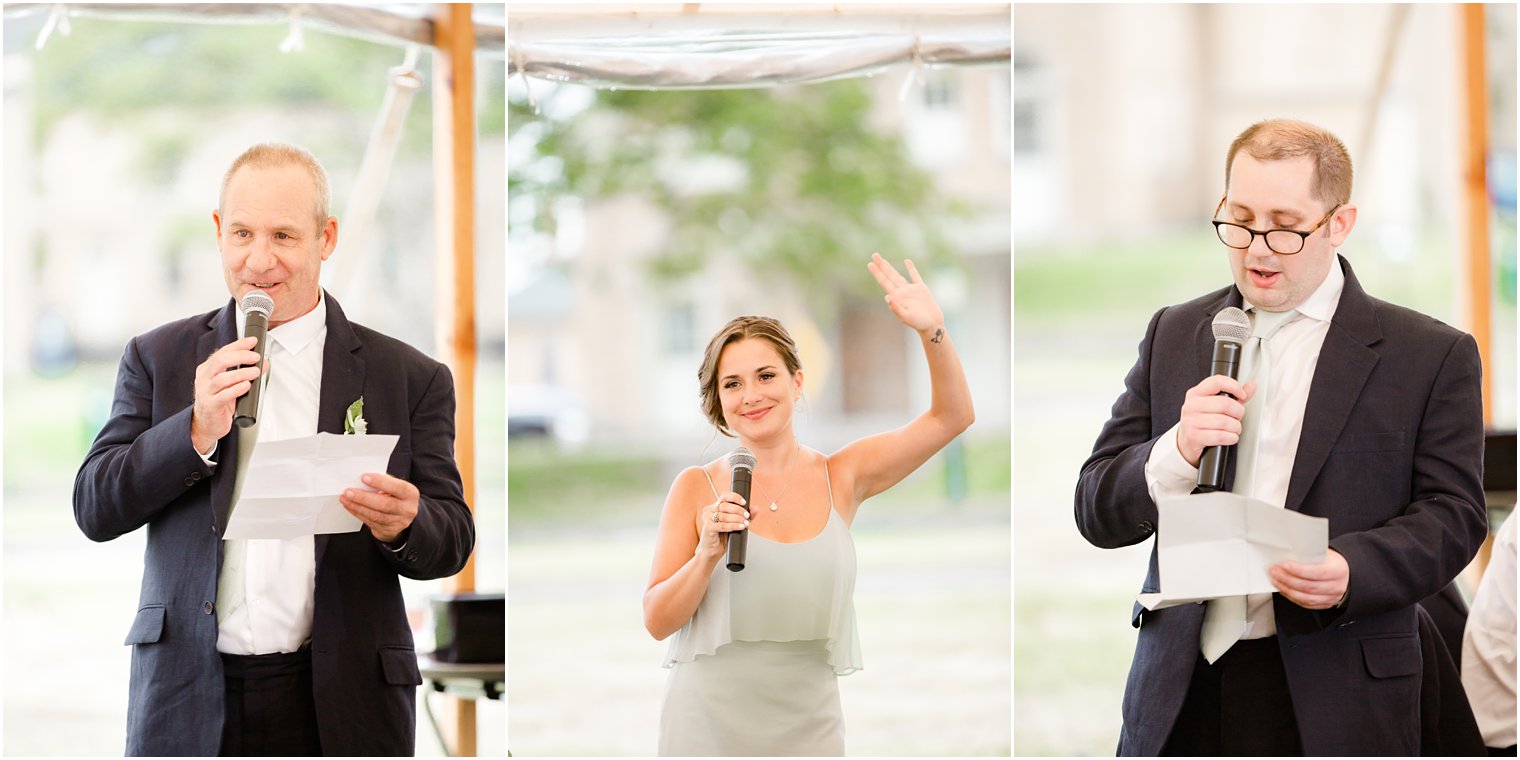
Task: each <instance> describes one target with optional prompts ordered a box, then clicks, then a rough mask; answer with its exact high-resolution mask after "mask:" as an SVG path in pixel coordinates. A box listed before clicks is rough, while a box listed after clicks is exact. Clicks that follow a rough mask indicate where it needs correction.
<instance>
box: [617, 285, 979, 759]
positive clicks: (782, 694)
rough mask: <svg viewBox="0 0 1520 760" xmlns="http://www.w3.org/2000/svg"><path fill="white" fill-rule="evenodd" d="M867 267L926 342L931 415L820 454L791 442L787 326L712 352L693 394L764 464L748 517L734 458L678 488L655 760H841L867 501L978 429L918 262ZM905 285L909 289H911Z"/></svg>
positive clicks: (715, 342)
mask: <svg viewBox="0 0 1520 760" xmlns="http://www.w3.org/2000/svg"><path fill="white" fill-rule="evenodd" d="M905 265H906V268H907V273H908V277H906V278H905V277H904V276H903V275H901V274H899V273H898V272H897V270H896V269H895V268H894V267H893V266H892V265H891V264H889V263H887V261H886V260H884V259H883V258H882V257H881V256H880V255H873V256H872V258H871V262H870V264H869V265H868V268H869V269H870V271H871V274H872V275H873V276H874V277H875V278H876V282H877V283H878V284H880V285H881V288H882V290H883V291H885V293H886V302H887V306H888V307H889V308H890V309H891V311H892V313H893V314H894V315H896V316H897V318H898V319H899V320H901V321H902V323H903V324H904V325H906V326H908V327H909V328H911V329H913V330H915V331H916V332H918V334H919V337H920V342H921V343H922V345H923V351H924V356H925V358H926V359H927V361H928V365H929V377H930V381H931V383H932V386H933V393H932V401H931V403H930V405H929V409H928V411H926V412H924V413H923V414H921V415H919V416H918V417H917V418H915V419H914V420H913V421H911V422H909V423H908V424H906V425H904V426H903V427H900V428H897V429H896V430H890V431H887V432H885V433H879V434H877V435H872V436H867V437H865V438H861V439H860V440H857V441H855V442H853V443H851V444H849V445H848V446H845V447H844V448H842V449H840V450H839V451H836V452H834V453H833V454H829V455H827V456H825V455H824V454H823V453H821V452H819V451H816V450H814V449H812V448H809V447H807V446H803V445H802V444H801V443H800V442H799V441H798V440H797V434H796V429H795V427H794V425H793V413H794V411H795V409H796V405H797V403H798V401H799V400H800V399H801V398H802V392H803V371H802V366H801V363H800V362H799V361H798V358H797V348H796V344H795V343H793V341H792V339H791V337H790V336H789V335H787V333H786V330H785V329H784V328H783V327H782V326H781V324H780V323H779V322H777V321H775V320H773V319H769V318H766V317H739V318H737V319H734V320H733V321H731V322H729V323H728V324H727V325H725V326H724V328H723V329H722V330H720V331H719V332H718V334H717V335H715V336H714V337H713V339H712V341H711V342H710V343H709V344H708V346H707V351H706V354H705V355H704V357H703V361H702V366H701V369H700V370H699V371H698V380H699V382H700V385H701V392H702V407H703V411H704V412H705V413H706V415H707V417H708V419H709V421H711V422H712V424H713V425H714V426H715V427H717V429H718V430H719V431H720V432H722V433H723V434H725V435H729V436H733V437H737V438H738V440H739V444H740V445H742V446H744V447H746V448H748V449H749V450H750V451H751V452H753V453H754V457H755V466H754V470H753V485H752V488H751V491H750V503H748V504H746V503H745V502H744V501H743V500H742V499H741V498H740V497H739V495H738V494H735V493H733V492H732V491H729V490H728V485H729V484H730V483H731V482H732V473H731V472H730V471H729V466H728V457H727V455H724V456H722V457H719V458H718V459H715V460H713V461H711V462H709V463H707V464H706V465H704V466H701V467H689V468H687V469H686V470H685V471H683V472H682V473H681V474H680V475H678V476H677V477H676V479H675V482H674V483H673V484H671V487H670V493H669V495H668V496H667V497H666V499H665V508H664V511H663V512H662V514H661V516H660V531H659V538H658V541H657V543H656V545H655V554H654V565H653V568H652V570H651V572H650V577H649V586H648V588H647V589H646V590H645V592H644V624H645V626H646V627H647V628H648V629H649V632H650V634H652V635H653V636H654V637H655V638H656V639H662V640H663V639H665V638H666V637H668V636H670V635H671V634H677V636H676V637H675V639H674V640H673V641H672V642H671V645H670V651H669V654H668V655H667V656H666V660H665V665H666V667H667V668H670V669H671V672H670V677H669V680H668V681H667V684H666V689H665V699H664V705H663V708H662V711H661V717H660V744H659V752H660V754H661V755H667V756H669V755H682V756H724V755H727V756H732V755H752V756H753V755H759V756H778V755H815V756H816V755H843V754H844V722H843V717H842V715H841V713H840V706H839V685H838V676H841V675H846V674H849V673H852V672H854V671H856V670H859V669H860V668H861V654H860V642H859V638H858V637H857V635H856V632H855V608H854V599H853V597H854V590H855V545H854V543H853V542H852V541H851V539H850V532H849V525H850V523H851V521H853V520H854V518H855V514H856V511H857V510H858V509H859V508H860V505H861V503H862V502H864V501H865V500H866V499H869V498H871V497H872V496H875V495H876V494H879V493H881V492H882V491H885V490H886V489H888V488H891V487H892V486H893V485H894V484H896V483H897V482H898V481H900V480H902V479H903V478H904V477H906V476H907V475H908V474H909V473H911V472H913V471H914V470H916V469H918V467H919V466H920V465H922V464H923V463H924V462H925V461H927V460H928V459H929V457H931V456H933V455H934V453H935V452H936V451H939V450H940V449H941V448H943V447H944V446H945V444H947V443H949V442H950V441H951V439H953V438H955V436H957V435H959V434H960V433H961V431H963V430H965V429H966V428H967V426H969V425H970V424H971V422H972V419H973V412H972V407H971V392H970V389H969V388H968V387H967V385H966V377H965V373H964V372H963V371H962V369H961V362H960V358H959V357H958V356H957V355H956V353H955V347H954V344H953V343H952V342H951V340H950V335H949V333H948V332H947V331H946V330H945V323H944V314H943V313H942V312H941V311H940V308H939V305H938V304H937V303H935V301H934V296H933V295H932V294H930V292H929V288H928V287H927V286H925V285H924V282H923V280H922V279H921V278H920V277H919V274H918V270H917V268H915V267H914V266H913V262H912V261H906V262H905ZM909 278H911V279H909ZM746 528H747V529H748V530H749V541H748V562H747V565H746V568H745V569H744V570H743V571H741V572H730V571H728V570H727V569H725V567H724V562H723V557H724V552H725V549H726V547H727V543H728V535H729V534H730V533H732V532H733V531H737V530H743V529H746Z"/></svg>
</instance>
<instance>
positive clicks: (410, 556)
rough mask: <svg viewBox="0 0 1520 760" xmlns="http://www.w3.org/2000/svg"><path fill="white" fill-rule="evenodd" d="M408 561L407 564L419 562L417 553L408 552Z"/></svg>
mask: <svg viewBox="0 0 1520 760" xmlns="http://www.w3.org/2000/svg"><path fill="white" fill-rule="evenodd" d="M406 561H407V562H416V561H417V552H415V551H409V552H407V553H406Z"/></svg>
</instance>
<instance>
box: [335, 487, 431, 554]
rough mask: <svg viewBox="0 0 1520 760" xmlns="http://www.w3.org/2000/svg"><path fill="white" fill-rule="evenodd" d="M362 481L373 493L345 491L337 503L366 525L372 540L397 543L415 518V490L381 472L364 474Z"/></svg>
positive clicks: (416, 494)
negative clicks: (373, 538)
mask: <svg viewBox="0 0 1520 760" xmlns="http://www.w3.org/2000/svg"><path fill="white" fill-rule="evenodd" d="M363 480H364V485H367V486H369V487H370V488H373V489H376V490H374V491H365V490H361V489H358V488H348V489H345V490H344V491H343V493H342V494H340V495H339V496H338V503H339V504H342V505H343V508H344V509H346V510H348V512H349V514H351V515H353V516H354V517H357V518H359V520H360V521H361V522H363V523H364V524H365V525H368V526H369V532H370V534H371V535H373V536H374V537H375V538H377V539H379V540H381V541H384V542H385V543H388V544H391V543H396V541H397V540H398V539H400V538H401V534H402V533H404V532H405V531H406V529H407V528H408V527H410V526H411V524H412V520H414V519H416V517H417V501H418V499H419V498H420V494H418V492H417V487H416V486H414V485H412V484H411V483H408V482H406V481H405V480H402V479H401V478H397V477H392V476H390V475H387V474H385V473H383V472H369V473H365V475H364V478H363Z"/></svg>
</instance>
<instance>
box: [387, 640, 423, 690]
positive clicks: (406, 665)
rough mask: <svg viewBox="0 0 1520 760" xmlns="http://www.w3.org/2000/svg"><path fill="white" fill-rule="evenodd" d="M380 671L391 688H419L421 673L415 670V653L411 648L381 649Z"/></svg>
mask: <svg viewBox="0 0 1520 760" xmlns="http://www.w3.org/2000/svg"><path fill="white" fill-rule="evenodd" d="M380 669H381V670H383V671H385V682H386V683H388V684H390V685H391V686H419V685H421V684H422V671H420V670H418V669H417V652H416V650H414V649H412V648H411V647H381V648H380Z"/></svg>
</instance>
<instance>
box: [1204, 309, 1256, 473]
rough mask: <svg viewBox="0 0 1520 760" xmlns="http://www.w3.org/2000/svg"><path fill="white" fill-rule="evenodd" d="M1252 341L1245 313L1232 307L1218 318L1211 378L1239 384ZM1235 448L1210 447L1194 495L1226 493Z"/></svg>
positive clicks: (1215, 324)
mask: <svg viewBox="0 0 1520 760" xmlns="http://www.w3.org/2000/svg"><path fill="white" fill-rule="evenodd" d="M1250 337H1251V318H1250V317H1248V316H1246V313H1245V312H1244V311H1241V310H1240V309H1237V308H1235V307H1234V306H1231V307H1228V308H1226V309H1224V310H1223V311H1221V312H1219V313H1218V314H1215V315H1214V356H1213V359H1212V362H1211V366H1210V368H1209V374H1210V375H1224V376H1225V377H1228V378H1230V379H1231V380H1238V379H1240V378H1239V375H1240V352H1241V349H1242V347H1243V346H1244V345H1245V342H1246V340H1247V339H1248V338H1250ZM1233 448H1235V447H1234V446H1208V447H1205V448H1204V450H1203V456H1202V457H1201V458H1200V459H1199V460H1198V487H1197V488H1196V489H1194V493H1208V492H1210V491H1220V490H1223V489H1224V471H1225V468H1226V467H1227V466H1228V465H1229V463H1230V449H1233Z"/></svg>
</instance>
